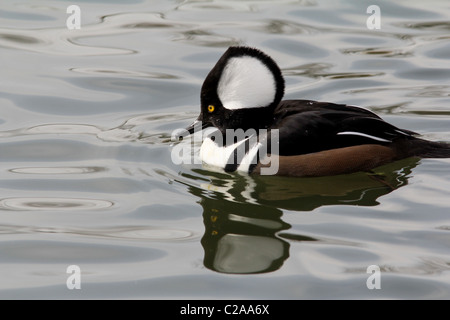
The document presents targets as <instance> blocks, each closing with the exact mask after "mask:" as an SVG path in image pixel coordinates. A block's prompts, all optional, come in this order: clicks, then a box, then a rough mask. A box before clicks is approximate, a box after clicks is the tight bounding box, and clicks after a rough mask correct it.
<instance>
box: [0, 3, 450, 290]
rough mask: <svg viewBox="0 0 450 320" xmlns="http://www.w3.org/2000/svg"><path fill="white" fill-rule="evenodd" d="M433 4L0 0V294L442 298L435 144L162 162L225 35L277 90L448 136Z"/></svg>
mask: <svg viewBox="0 0 450 320" xmlns="http://www.w3.org/2000/svg"><path fill="white" fill-rule="evenodd" d="M71 4H77V5H79V7H80V9H81V12H80V13H81V25H80V26H81V29H75V30H69V29H68V28H67V26H66V21H67V20H68V19H69V17H70V16H71V14H70V13H69V14H68V13H67V12H66V9H67V7H68V6H69V5H71ZM373 4H375V5H378V6H379V8H380V10H381V16H380V17H381V23H380V29H369V28H368V27H367V25H366V21H367V19H368V18H369V17H370V16H371V14H370V13H369V14H368V13H367V12H366V10H367V7H369V6H370V5H373ZM449 17H450V3H449V2H448V1H396V2H395V3H394V2H392V1H343V0H342V1H326V0H303V1H163V0H159V1H158V0H155V1H150V0H134V1H118V0H108V1H99V0H98V1H87V0H83V1H82V0H78V1H76V2H74V1H56V0H33V1H14V0H5V1H2V2H1V4H0V52H1V69H0V70H1V71H0V106H1V108H0V177H1V179H0V298H2V299H23V298H25V299H42V298H44V299H74V298H75V299H97V298H99V299H122V298H127V299H135V298H137V299H319V298H325V299H435V298H437V299H448V298H450V272H449V269H450V233H449V232H450V191H449V190H450V170H449V169H450V161H449V160H445V159H443V160H436V159H426V160H418V159H407V160H403V161H400V162H397V163H394V164H391V165H388V166H385V167H382V168H379V169H377V170H375V173H374V174H366V173H358V174H353V175H347V176H338V177H328V178H314V179H312V178H308V179H300V178H277V177H248V176H243V175H229V174H224V173H218V172H213V171H209V170H207V169H205V168H202V166H201V165H197V164H193V165H188V164H176V163H174V162H173V161H172V157H171V156H172V150H173V148H174V147H175V146H176V145H174V143H173V142H172V141H171V140H170V137H171V134H172V132H173V131H174V130H176V129H178V128H183V127H186V126H187V125H188V124H189V123H190V122H191V121H193V120H194V119H195V118H196V116H197V114H198V112H199V92H200V87H201V84H202V82H203V79H204V78H205V76H206V74H207V73H208V71H209V70H210V69H211V68H212V66H213V65H214V64H215V62H216V61H217V59H218V58H219V57H220V56H221V55H222V53H223V52H224V51H225V50H226V48H227V47H228V46H230V45H237V44H241V45H250V46H255V47H258V48H260V49H262V50H264V51H265V52H267V53H268V54H270V55H271V56H272V57H273V58H274V59H275V60H276V61H277V62H278V63H279V65H280V67H281V68H282V70H283V73H284V75H285V77H286V85H287V90H286V98H294V99H295V98H302V99H314V100H322V101H333V102H339V103H347V104H353V105H361V106H364V107H367V108H369V109H371V110H373V111H375V112H376V113H377V114H379V115H380V116H382V117H383V118H384V119H385V120H387V121H389V122H391V123H393V124H395V125H397V126H399V127H402V128H406V129H409V130H413V131H416V132H418V133H420V134H422V135H423V136H424V137H425V138H427V139H431V140H441V141H450V68H449V67H450V63H449V59H450V42H449V40H450V22H449ZM71 265H76V266H78V267H79V269H80V270H81V275H80V276H79V277H77V278H71V277H72V276H76V275H79V274H76V273H74V274H73V273H71V272H70V271H69V273H68V272H67V268H68V267H69V266H71ZM371 265H375V266H378V267H379V270H380V272H379V273H374V274H372V273H370V272H371V271H370V270H369V273H368V268H369V266H371ZM369 277H372V278H370V279H369ZM69 278H70V279H69ZM73 279H75V280H73ZM69 280H70V281H71V280H73V281H74V282H73V283H75V282H77V283H79V284H80V286H81V287H80V289H76V288H75V289H69V288H68V285H67V282H68V281H69ZM368 280H369V282H370V283H372V284H378V285H379V287H380V289H377V288H374V289H369V288H368V285H367V282H368Z"/></svg>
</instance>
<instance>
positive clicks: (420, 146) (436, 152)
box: [402, 138, 450, 158]
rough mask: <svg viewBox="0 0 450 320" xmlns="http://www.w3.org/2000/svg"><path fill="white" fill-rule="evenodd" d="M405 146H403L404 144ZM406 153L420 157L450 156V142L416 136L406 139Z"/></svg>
mask: <svg viewBox="0 0 450 320" xmlns="http://www.w3.org/2000/svg"><path fill="white" fill-rule="evenodd" d="M402 147H403V146H402ZM402 149H403V150H405V153H407V154H409V156H411V157H420V158H450V143H448V142H434V141H428V140H424V139H419V138H414V139H411V140H407V141H406V145H405V146H404V148H402Z"/></svg>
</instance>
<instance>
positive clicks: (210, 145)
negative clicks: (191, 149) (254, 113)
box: [200, 137, 261, 173]
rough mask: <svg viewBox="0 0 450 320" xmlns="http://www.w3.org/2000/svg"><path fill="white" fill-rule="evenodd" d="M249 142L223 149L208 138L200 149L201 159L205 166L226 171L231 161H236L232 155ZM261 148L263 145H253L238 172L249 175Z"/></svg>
mask: <svg viewBox="0 0 450 320" xmlns="http://www.w3.org/2000/svg"><path fill="white" fill-rule="evenodd" d="M247 140H249V139H245V140H242V141H239V142H237V143H235V144H233V145H230V146H226V147H221V146H219V145H217V144H216V143H215V142H214V141H213V140H211V138H209V137H207V138H205V140H204V141H203V144H202V147H201V148H200V158H201V160H202V161H203V162H204V163H205V164H207V165H209V166H214V167H218V168H220V169H225V167H226V165H227V164H229V161H230V159H231V160H233V159H234V157H233V156H232V154H233V152H234V151H235V149H236V148H237V147H239V146H240V145H241V144H243V143H245V141H247ZM260 146H261V145H260V144H259V143H257V142H255V143H251V145H250V146H249V150H248V152H247V153H245V154H243V157H242V158H241V159H240V161H239V162H240V164H239V166H238V168H237V171H242V172H247V173H248V171H249V168H250V166H251V165H252V164H255V161H256V155H257V154H258V150H259V148H260ZM231 164H233V163H231Z"/></svg>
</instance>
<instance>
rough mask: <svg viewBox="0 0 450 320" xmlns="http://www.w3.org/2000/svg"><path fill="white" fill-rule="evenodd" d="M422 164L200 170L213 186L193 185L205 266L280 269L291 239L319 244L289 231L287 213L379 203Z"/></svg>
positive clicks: (247, 270) (221, 269) (243, 270)
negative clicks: (322, 173) (294, 173)
mask: <svg viewBox="0 0 450 320" xmlns="http://www.w3.org/2000/svg"><path fill="white" fill-rule="evenodd" d="M417 162H418V160H414V159H406V160H403V161H400V162H396V163H392V164H389V165H386V166H384V167H380V168H378V169H377V172H376V173H375V172H373V173H371V174H367V173H356V174H352V175H341V176H334V177H322V178H290V177H275V176H265V177H263V176H258V177H255V176H248V175H239V174H225V173H217V172H209V171H205V170H198V171H197V170H196V173H200V174H201V175H200V176H199V179H201V180H203V181H204V179H205V177H209V179H210V182H209V183H204V182H201V183H200V184H199V185H197V187H194V186H193V184H191V186H190V187H189V189H190V192H191V193H192V194H194V195H195V196H198V197H199V198H200V199H201V200H200V204H201V206H202V207H203V222H204V225H205V233H204V235H203V237H202V240H201V243H202V246H203V249H204V252H205V256H204V265H205V266H206V267H207V268H209V269H212V270H214V271H217V272H223V273H262V272H271V271H275V270H277V269H278V268H280V267H281V266H282V265H283V263H284V261H285V260H286V259H287V258H288V257H289V248H290V246H289V241H292V240H295V241H317V240H318V239H314V238H311V237H308V236H305V235H297V234H292V233H288V232H287V231H286V230H288V229H289V228H290V225H289V224H288V223H286V222H284V221H283V220H282V214H283V212H282V209H289V210H296V211H310V210H313V209H315V208H318V207H320V206H324V205H336V204H347V205H362V206H373V205H377V204H378V203H377V199H378V198H379V197H380V196H382V195H385V194H388V193H390V192H391V191H393V190H395V189H397V188H399V187H401V186H404V185H406V184H407V180H408V176H409V174H410V173H411V169H412V168H413V167H414V166H416V165H417ZM182 175H183V176H185V177H186V178H187V177H188V178H189V179H194V178H195V175H187V174H182ZM200 177H201V178H200ZM185 182H186V181H185Z"/></svg>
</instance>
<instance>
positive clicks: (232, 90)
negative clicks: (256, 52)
mask: <svg viewBox="0 0 450 320" xmlns="http://www.w3.org/2000/svg"><path fill="white" fill-rule="evenodd" d="M217 94H218V96H219V99H220V101H221V102H222V105H223V106H224V107H225V108H227V109H230V110H236V109H242V108H257V107H266V106H268V105H270V104H271V103H272V102H273V101H274V100H275V95H276V83H275V77H274V75H273V74H272V72H271V71H270V69H269V68H268V67H267V66H266V65H265V64H264V63H263V62H262V61H260V60H259V59H257V58H255V57H249V56H242V57H234V58H231V59H230V60H229V61H228V63H227V65H226V66H225V68H224V70H223V72H222V75H221V77H220V80H219V84H218V87H217Z"/></svg>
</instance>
